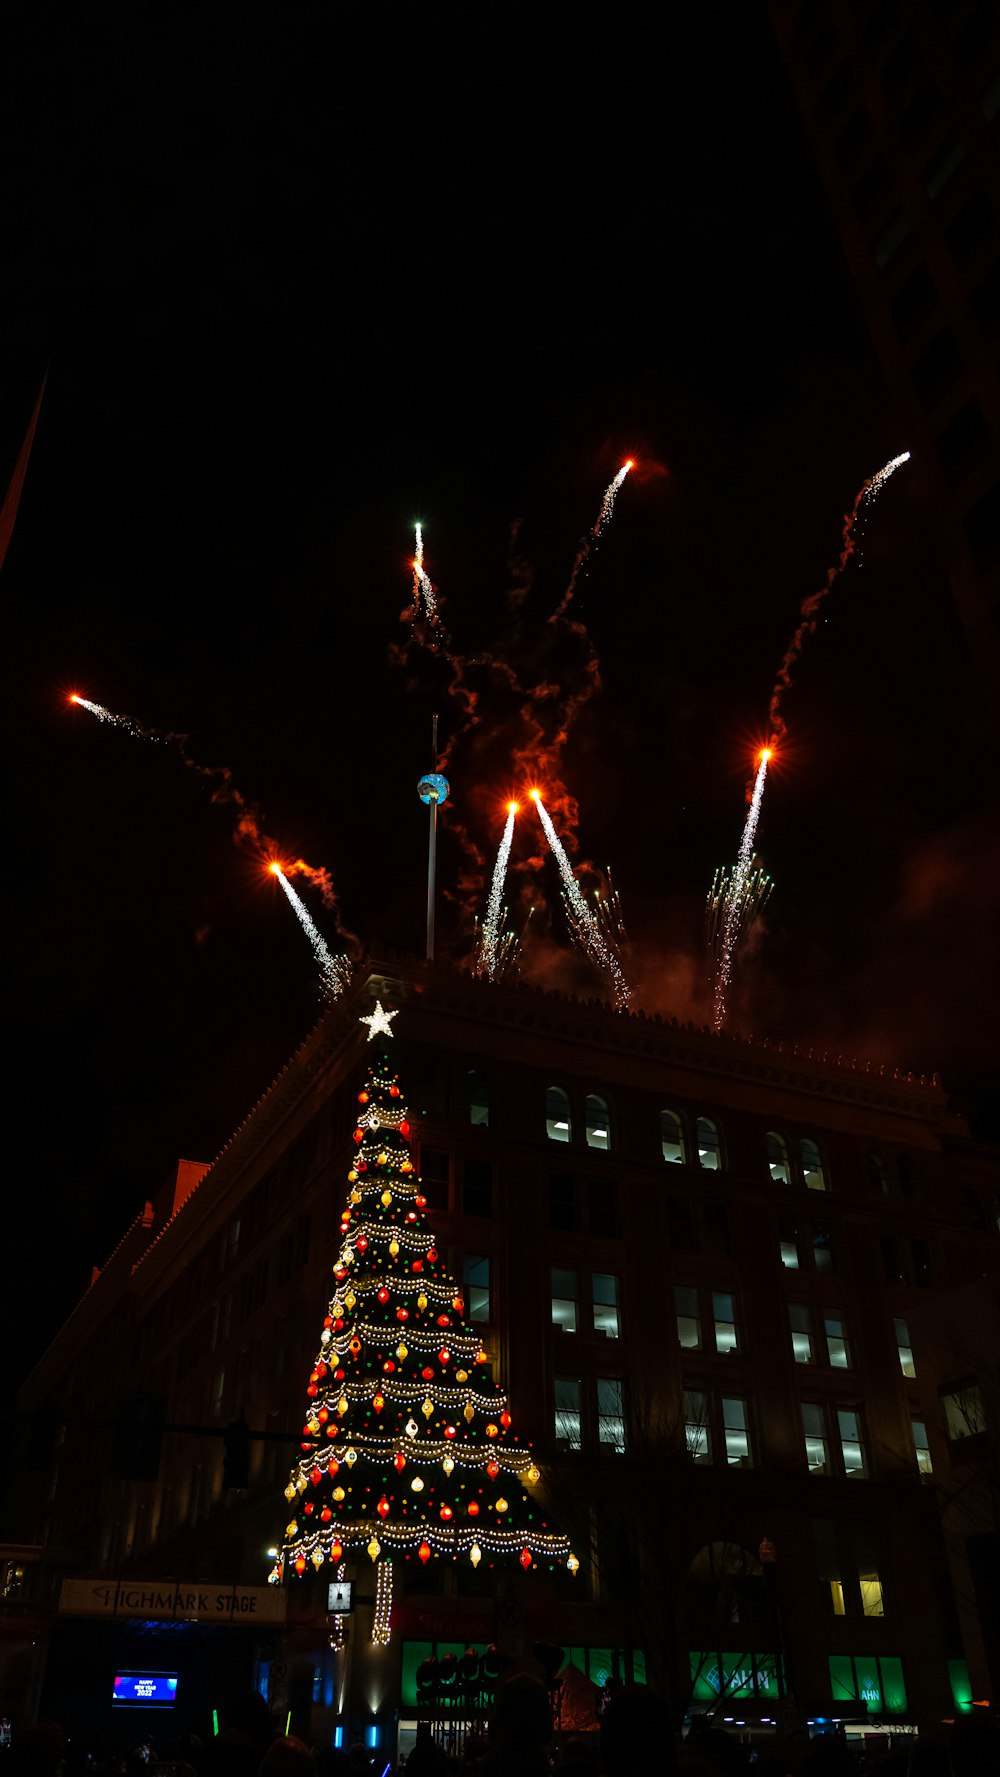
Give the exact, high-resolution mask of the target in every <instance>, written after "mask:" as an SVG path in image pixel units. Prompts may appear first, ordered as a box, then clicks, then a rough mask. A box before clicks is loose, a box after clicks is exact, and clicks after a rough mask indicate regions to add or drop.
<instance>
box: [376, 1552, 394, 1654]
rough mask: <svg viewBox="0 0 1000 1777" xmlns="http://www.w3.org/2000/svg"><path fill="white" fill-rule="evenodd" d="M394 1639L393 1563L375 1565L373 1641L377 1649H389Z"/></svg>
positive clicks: (384, 1562) (383, 1562)
mask: <svg viewBox="0 0 1000 1777" xmlns="http://www.w3.org/2000/svg"><path fill="white" fill-rule="evenodd" d="M391 1638H392V1562H391V1561H378V1562H376V1565H375V1610H374V1614H373V1616H372V1640H373V1642H374V1643H375V1645H376V1647H388V1645H389V1642H390V1640H391Z"/></svg>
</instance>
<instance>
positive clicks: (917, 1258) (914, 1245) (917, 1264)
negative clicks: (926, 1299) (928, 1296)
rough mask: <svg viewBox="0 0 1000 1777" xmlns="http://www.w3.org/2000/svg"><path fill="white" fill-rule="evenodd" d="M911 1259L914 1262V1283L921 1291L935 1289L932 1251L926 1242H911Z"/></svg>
mask: <svg viewBox="0 0 1000 1777" xmlns="http://www.w3.org/2000/svg"><path fill="white" fill-rule="evenodd" d="M910 1258H911V1260H912V1262H913V1281H914V1283H915V1284H917V1285H919V1287H920V1288H921V1289H924V1290H929V1289H932V1288H933V1287H934V1267H933V1265H932V1264H931V1249H930V1247H929V1246H928V1244H927V1242H926V1240H911V1241H910Z"/></svg>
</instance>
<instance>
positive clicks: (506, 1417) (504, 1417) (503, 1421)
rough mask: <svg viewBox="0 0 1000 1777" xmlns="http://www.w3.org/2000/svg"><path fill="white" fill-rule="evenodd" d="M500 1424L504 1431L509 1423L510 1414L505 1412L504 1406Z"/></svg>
mask: <svg viewBox="0 0 1000 1777" xmlns="http://www.w3.org/2000/svg"><path fill="white" fill-rule="evenodd" d="M500 1424H501V1425H502V1426H503V1428H504V1431H506V1430H507V1427H508V1425H509V1424H510V1414H509V1413H508V1412H507V1409H506V1408H504V1410H503V1412H502V1413H501V1415H500Z"/></svg>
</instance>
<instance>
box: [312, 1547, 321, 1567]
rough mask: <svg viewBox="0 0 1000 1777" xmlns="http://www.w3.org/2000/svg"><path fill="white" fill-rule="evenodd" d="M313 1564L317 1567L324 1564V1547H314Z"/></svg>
mask: <svg viewBox="0 0 1000 1777" xmlns="http://www.w3.org/2000/svg"><path fill="white" fill-rule="evenodd" d="M312 1564H313V1566H314V1567H315V1568H317V1569H318V1568H320V1567H322V1565H323V1551H322V1549H314V1550H313V1555H312Z"/></svg>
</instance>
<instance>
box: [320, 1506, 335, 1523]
mask: <svg viewBox="0 0 1000 1777" xmlns="http://www.w3.org/2000/svg"><path fill="white" fill-rule="evenodd" d="M332 1517H333V1513H332V1512H331V1510H330V1508H329V1506H324V1507H323V1510H322V1511H321V1512H320V1518H321V1519H322V1522H323V1523H324V1524H329V1522H330V1519H331V1518H332Z"/></svg>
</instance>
